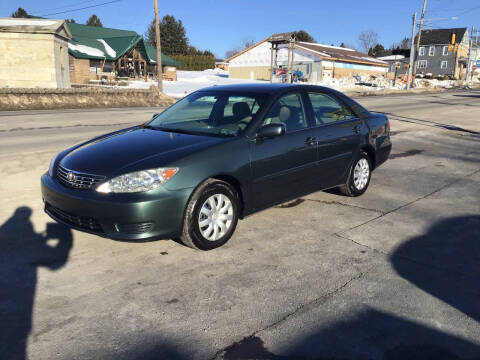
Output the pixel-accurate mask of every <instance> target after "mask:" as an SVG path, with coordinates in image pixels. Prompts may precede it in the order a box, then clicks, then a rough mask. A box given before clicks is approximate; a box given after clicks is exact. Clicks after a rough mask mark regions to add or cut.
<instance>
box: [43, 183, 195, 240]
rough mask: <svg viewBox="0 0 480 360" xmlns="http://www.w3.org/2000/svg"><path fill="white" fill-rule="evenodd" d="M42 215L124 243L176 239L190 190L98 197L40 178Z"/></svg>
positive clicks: (163, 190) (100, 195)
mask: <svg viewBox="0 0 480 360" xmlns="http://www.w3.org/2000/svg"><path fill="white" fill-rule="evenodd" d="M41 188H42V197H43V201H44V204H45V212H46V213H47V214H48V215H49V216H50V217H52V218H53V219H54V220H56V221H58V222H61V223H64V224H65V225H67V226H69V227H72V228H74V229H77V230H80V231H84V232H89V233H93V234H96V235H99V236H103V237H108V238H111V239H115V240H124V241H142V240H143V241H145V240H150V239H160V238H171V237H178V236H179V235H180V234H181V230H182V225H183V216H184V211H185V208H186V205H187V202H188V199H189V197H190V195H191V193H192V191H193V188H189V189H182V190H176V191H169V190H166V189H164V188H163V187H160V188H158V189H155V190H152V191H149V192H145V193H134V194H100V193H97V192H95V191H94V190H78V189H72V188H69V187H66V186H64V185H63V184H61V183H60V182H59V181H58V180H57V179H55V178H52V177H50V176H49V175H48V174H44V175H43V176H42V179H41Z"/></svg>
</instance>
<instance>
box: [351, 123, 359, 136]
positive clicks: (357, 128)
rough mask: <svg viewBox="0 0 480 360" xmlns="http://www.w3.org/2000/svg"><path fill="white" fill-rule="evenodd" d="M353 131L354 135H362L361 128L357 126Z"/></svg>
mask: <svg viewBox="0 0 480 360" xmlns="http://www.w3.org/2000/svg"><path fill="white" fill-rule="evenodd" d="M352 131H353V133H354V134H358V133H360V126H358V125H355V126H354V127H353V129H352Z"/></svg>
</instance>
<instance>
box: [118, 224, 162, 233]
mask: <svg viewBox="0 0 480 360" xmlns="http://www.w3.org/2000/svg"><path fill="white" fill-rule="evenodd" d="M152 227H153V223H152V222H142V223H130V224H115V230H117V232H119V233H125V234H143V233H146V232H147V231H150V229H151V228H152Z"/></svg>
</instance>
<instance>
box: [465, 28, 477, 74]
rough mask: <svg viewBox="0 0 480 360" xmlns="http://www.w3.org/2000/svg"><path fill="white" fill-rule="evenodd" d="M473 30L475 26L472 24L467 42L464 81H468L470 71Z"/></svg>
mask: <svg viewBox="0 0 480 360" xmlns="http://www.w3.org/2000/svg"><path fill="white" fill-rule="evenodd" d="M474 31H475V28H474V27H473V26H472V32H471V33H470V41H469V43H468V57H467V72H466V73H465V81H466V82H468V77H469V76H470V71H471V69H472V61H471V59H470V58H471V56H472V47H473V34H474Z"/></svg>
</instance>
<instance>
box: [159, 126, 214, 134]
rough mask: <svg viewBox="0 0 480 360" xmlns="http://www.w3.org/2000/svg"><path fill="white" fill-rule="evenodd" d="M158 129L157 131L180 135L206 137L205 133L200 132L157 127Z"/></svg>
mask: <svg viewBox="0 0 480 360" xmlns="http://www.w3.org/2000/svg"><path fill="white" fill-rule="evenodd" d="M156 129H157V130H161V131H166V132H174V133H180V134H190V135H205V134H204V133H202V132H199V131H193V130H185V129H177V128H165V127H157V128H156Z"/></svg>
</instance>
